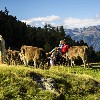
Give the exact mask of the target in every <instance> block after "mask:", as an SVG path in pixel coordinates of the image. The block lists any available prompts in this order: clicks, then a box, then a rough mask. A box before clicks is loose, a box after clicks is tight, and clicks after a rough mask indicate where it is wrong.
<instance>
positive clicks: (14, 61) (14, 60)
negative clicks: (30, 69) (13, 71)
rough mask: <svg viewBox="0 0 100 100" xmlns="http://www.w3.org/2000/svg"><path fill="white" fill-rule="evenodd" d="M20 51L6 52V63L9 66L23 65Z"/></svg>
mask: <svg viewBox="0 0 100 100" xmlns="http://www.w3.org/2000/svg"><path fill="white" fill-rule="evenodd" d="M19 53H20V52H19V51H16V50H10V49H8V50H6V61H7V64H8V65H18V64H21V59H20V55H19Z"/></svg>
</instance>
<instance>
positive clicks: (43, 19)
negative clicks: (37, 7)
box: [22, 15, 60, 26]
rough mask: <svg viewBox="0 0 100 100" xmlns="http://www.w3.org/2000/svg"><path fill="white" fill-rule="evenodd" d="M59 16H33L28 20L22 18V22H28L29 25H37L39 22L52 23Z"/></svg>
mask: <svg viewBox="0 0 100 100" xmlns="http://www.w3.org/2000/svg"><path fill="white" fill-rule="evenodd" d="M59 19H60V18H59V16H55V15H51V16H46V17H37V18H32V19H28V20H22V22H26V24H28V25H32V26H34V25H36V24H37V23H39V24H41V25H43V24H45V23H48V24H49V23H51V22H53V21H55V20H59Z"/></svg>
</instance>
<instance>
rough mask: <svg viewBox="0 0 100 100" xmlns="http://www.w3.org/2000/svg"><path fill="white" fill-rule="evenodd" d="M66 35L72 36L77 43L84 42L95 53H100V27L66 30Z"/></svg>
mask: <svg viewBox="0 0 100 100" xmlns="http://www.w3.org/2000/svg"><path fill="white" fill-rule="evenodd" d="M65 33H66V35H70V36H71V38H72V39H73V40H75V41H80V40H83V41H84V42H85V43H87V44H88V45H89V46H92V47H93V49H94V50H95V51H100V25H97V26H89V27H87V28H85V27H84V28H74V29H65Z"/></svg>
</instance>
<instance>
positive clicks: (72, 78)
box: [0, 64, 100, 100]
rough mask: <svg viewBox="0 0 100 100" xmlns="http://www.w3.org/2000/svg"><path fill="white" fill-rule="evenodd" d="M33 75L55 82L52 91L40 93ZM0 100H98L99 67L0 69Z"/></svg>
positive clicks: (99, 92)
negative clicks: (51, 79) (54, 87)
mask: <svg viewBox="0 0 100 100" xmlns="http://www.w3.org/2000/svg"><path fill="white" fill-rule="evenodd" d="M34 75H37V76H42V77H44V78H53V79H55V81H56V84H57V86H56V89H55V91H51V90H43V89H42V88H41V86H40V85H39V84H38V82H36V81H35V80H34ZM0 100H100V65H97V64H92V67H91V68H83V67H81V66H75V67H73V68H71V67H65V66H54V67H51V68H50V69H46V70H43V69H36V68H34V67H32V66H29V67H25V66H7V65H5V64H4V65H0Z"/></svg>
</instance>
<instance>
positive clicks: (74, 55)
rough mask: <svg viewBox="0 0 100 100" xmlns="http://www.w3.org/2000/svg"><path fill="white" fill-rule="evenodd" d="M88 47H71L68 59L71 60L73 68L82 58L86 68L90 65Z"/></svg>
mask: <svg viewBox="0 0 100 100" xmlns="http://www.w3.org/2000/svg"><path fill="white" fill-rule="evenodd" d="M87 53H88V47H87V46H72V47H70V49H69V51H68V54H67V57H68V59H70V60H71V66H74V61H75V59H78V57H80V58H81V59H82V61H83V64H84V67H86V64H88V57H87Z"/></svg>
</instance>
